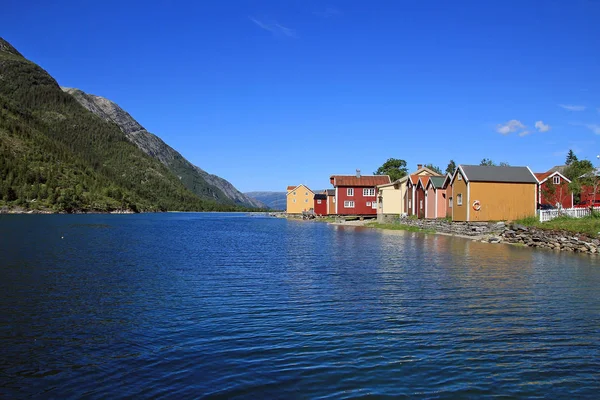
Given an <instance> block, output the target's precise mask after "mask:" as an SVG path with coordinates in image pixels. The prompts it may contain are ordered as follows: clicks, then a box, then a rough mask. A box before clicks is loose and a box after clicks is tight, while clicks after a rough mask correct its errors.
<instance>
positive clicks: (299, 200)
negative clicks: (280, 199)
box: [286, 185, 315, 214]
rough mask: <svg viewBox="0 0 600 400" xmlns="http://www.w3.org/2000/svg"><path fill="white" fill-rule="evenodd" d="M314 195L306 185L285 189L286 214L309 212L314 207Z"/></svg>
mask: <svg viewBox="0 0 600 400" xmlns="http://www.w3.org/2000/svg"><path fill="white" fill-rule="evenodd" d="M314 197H315V194H314V193H313V191H312V190H310V189H309V188H308V186H306V185H298V186H288V187H287V207H286V212H287V213H288V214H302V212H303V211H309V210H310V209H312V208H313V206H314Z"/></svg>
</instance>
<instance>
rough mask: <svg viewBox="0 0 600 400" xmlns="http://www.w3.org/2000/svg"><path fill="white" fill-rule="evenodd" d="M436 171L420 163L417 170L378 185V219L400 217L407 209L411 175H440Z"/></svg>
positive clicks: (381, 220)
mask: <svg viewBox="0 0 600 400" xmlns="http://www.w3.org/2000/svg"><path fill="white" fill-rule="evenodd" d="M439 175H440V174H438V173H437V172H435V171H432V170H431V169H429V168H427V167H423V165H421V164H418V165H417V170H416V171H415V172H413V173H411V174H409V175H406V176H404V177H402V178H400V179H397V180H395V181H394V182H392V183H386V184H384V185H379V186H377V221H378V222H385V221H386V219H390V218H392V219H394V218H398V217H399V216H400V215H401V214H403V213H404V212H405V211H404V210H405V204H404V202H405V201H406V199H407V193H406V191H407V182H408V179H409V177H410V176H439ZM411 198H412V197H411Z"/></svg>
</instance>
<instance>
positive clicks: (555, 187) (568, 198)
mask: <svg viewBox="0 0 600 400" xmlns="http://www.w3.org/2000/svg"><path fill="white" fill-rule="evenodd" d="M535 177H536V178H537V180H538V181H539V182H540V183H539V185H538V192H537V202H538V204H539V205H540V206H542V205H550V206H553V207H557V206H560V207H561V208H572V207H573V191H572V190H571V189H569V183H571V181H570V180H569V179H567V178H566V177H565V176H564V175H563V174H561V173H560V172H558V171H548V172H542V173H536V174H535Z"/></svg>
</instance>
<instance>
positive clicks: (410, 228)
mask: <svg viewBox="0 0 600 400" xmlns="http://www.w3.org/2000/svg"><path fill="white" fill-rule="evenodd" d="M365 226H366V227H368V228H375V229H386V230H392V231H407V232H420V233H435V230H433V229H421V228H419V227H417V226H412V225H405V224H401V223H399V222H395V223H390V224H380V223H379V222H368V223H366V224H365Z"/></svg>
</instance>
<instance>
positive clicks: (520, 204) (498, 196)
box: [451, 165, 538, 221]
mask: <svg viewBox="0 0 600 400" xmlns="http://www.w3.org/2000/svg"><path fill="white" fill-rule="evenodd" d="M537 184H538V181H537V178H536V177H535V175H533V173H532V172H531V170H530V169H529V168H528V167H489V166H480V165H459V166H458V168H457V169H456V172H455V173H454V176H453V177H452V181H451V185H452V220H453V221H507V220H516V219H520V218H525V217H531V216H534V215H535V213H536V207H537V199H536V193H537V192H536V188H537Z"/></svg>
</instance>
